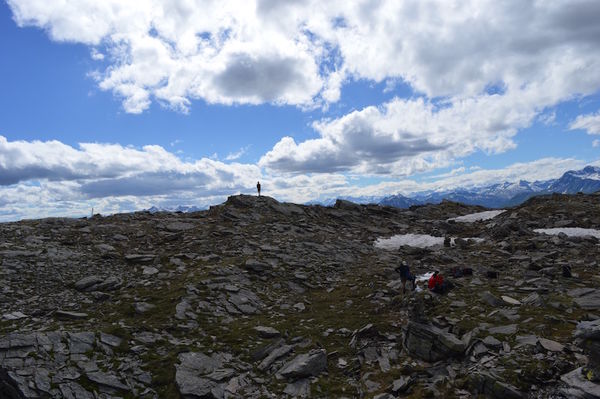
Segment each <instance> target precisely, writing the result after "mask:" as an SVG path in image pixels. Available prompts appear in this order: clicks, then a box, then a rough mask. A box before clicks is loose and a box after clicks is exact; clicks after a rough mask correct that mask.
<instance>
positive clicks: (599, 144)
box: [592, 139, 600, 148]
mask: <svg viewBox="0 0 600 399" xmlns="http://www.w3.org/2000/svg"><path fill="white" fill-rule="evenodd" d="M592 147H594V148H597V147H600V140H598V139H596V140H594V141H592Z"/></svg>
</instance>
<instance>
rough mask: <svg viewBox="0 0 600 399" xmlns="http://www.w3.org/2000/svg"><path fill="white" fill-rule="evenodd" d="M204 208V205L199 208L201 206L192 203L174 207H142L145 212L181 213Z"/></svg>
mask: <svg viewBox="0 0 600 399" xmlns="http://www.w3.org/2000/svg"><path fill="white" fill-rule="evenodd" d="M205 209H206V207H204V208H201V207H198V206H194V205H179V206H177V207H174V208H163V207H161V208H159V207H156V206H153V207H152V208H149V209H144V210H145V211H147V212H150V213H157V212H183V213H186V212H199V211H203V210H205Z"/></svg>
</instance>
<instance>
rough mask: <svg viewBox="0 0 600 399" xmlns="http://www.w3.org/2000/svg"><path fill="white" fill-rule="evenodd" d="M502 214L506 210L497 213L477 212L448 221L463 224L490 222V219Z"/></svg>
mask: <svg viewBox="0 0 600 399" xmlns="http://www.w3.org/2000/svg"><path fill="white" fill-rule="evenodd" d="M502 212H505V210H504V209H499V210H497V211H485V212H477V213H471V214H468V215H464V216H458V217H455V218H451V219H448V220H454V221H456V222H461V223H472V222H477V221H479V220H488V219H492V218H495V217H496V216H498V215H499V214H501V213H502Z"/></svg>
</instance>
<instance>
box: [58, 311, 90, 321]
mask: <svg viewBox="0 0 600 399" xmlns="http://www.w3.org/2000/svg"><path fill="white" fill-rule="evenodd" d="M54 316H56V317H57V318H59V319H72V320H77V319H87V318H88V314H87V313H83V312H71V311H68V310H57V311H56V312H54Z"/></svg>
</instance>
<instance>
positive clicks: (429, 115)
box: [259, 92, 552, 176]
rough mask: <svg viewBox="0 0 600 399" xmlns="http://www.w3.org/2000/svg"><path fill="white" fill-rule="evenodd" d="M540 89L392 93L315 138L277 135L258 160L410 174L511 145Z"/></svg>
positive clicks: (292, 168) (273, 166)
mask: <svg viewBox="0 0 600 399" xmlns="http://www.w3.org/2000/svg"><path fill="white" fill-rule="evenodd" d="M536 102H537V103H540V102H541V103H545V102H552V99H539V98H538V96H537V93H531V92H521V93H519V94H518V95H513V94H509V93H507V94H505V95H504V96H488V95H483V96H478V97H474V98H466V99H454V100H452V101H450V102H446V103H442V104H440V105H435V104H434V103H432V102H431V101H426V100H423V99H422V98H417V99H409V100H404V99H399V98H395V99H393V100H391V101H390V102H388V103H386V104H384V105H382V106H381V107H373V106H370V107H366V108H364V109H362V110H360V111H353V112H351V113H349V114H347V115H344V116H342V117H340V118H337V119H332V120H323V121H320V122H317V123H315V124H314V128H315V129H316V130H317V131H318V132H319V134H320V136H321V137H320V138H317V139H311V140H306V141H304V142H301V143H296V142H295V140H294V139H293V138H291V137H284V138H283V139H281V140H280V141H279V142H278V143H277V144H276V145H275V146H274V147H273V149H272V150H271V151H269V152H268V153H267V154H265V155H264V156H263V157H262V158H261V160H260V162H259V165H261V166H263V167H265V168H267V169H268V170H272V171H280V172H297V173H307V172H327V173H331V172H340V171H350V172H351V173H358V174H371V175H376V174H384V175H387V174H390V175H394V176H407V175H411V174H414V173H416V172H424V171H429V170H433V169H436V168H439V167H445V166H448V165H450V164H451V163H452V162H454V160H455V159H456V158H461V157H465V156H467V155H469V154H472V153H473V152H475V151H484V152H486V153H490V154H492V153H500V152H503V151H506V150H508V149H512V148H514V147H515V146H516V145H515V143H514V142H513V141H512V137H513V136H514V135H515V134H516V133H517V131H518V129H520V128H523V127H526V126H528V125H529V124H530V123H531V122H532V120H533V119H534V117H535V115H536V111H535V105H534V103H536Z"/></svg>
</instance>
